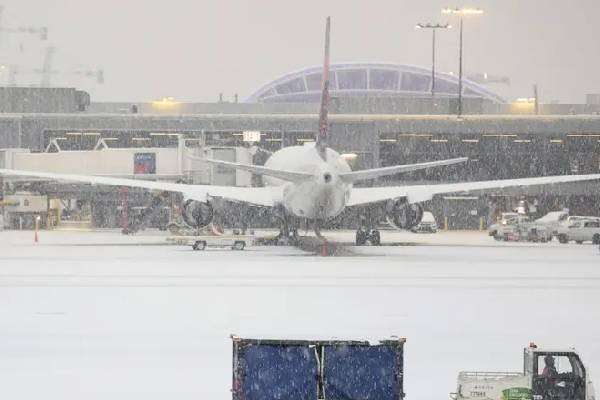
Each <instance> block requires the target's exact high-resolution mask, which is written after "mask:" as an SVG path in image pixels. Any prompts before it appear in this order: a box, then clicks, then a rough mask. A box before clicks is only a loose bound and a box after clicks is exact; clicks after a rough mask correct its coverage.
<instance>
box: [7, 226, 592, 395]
mask: <svg viewBox="0 0 600 400" xmlns="http://www.w3.org/2000/svg"><path fill="white" fill-rule="evenodd" d="M325 235H326V236H327V237H329V238H330V239H332V240H335V241H337V242H348V243H350V242H352V240H353V235H354V234H353V233H352V232H329V233H327V232H326V233H325ZM382 240H383V242H384V244H385V246H381V247H360V248H357V247H351V251H352V255H348V256H340V257H321V256H316V255H314V254H312V253H308V252H304V251H301V250H299V249H297V248H294V247H286V246H282V247H262V246H260V247H259V246H254V247H250V248H248V249H246V250H244V251H231V250H228V249H208V250H206V251H192V250H191V248H189V247H183V246H173V245H167V244H166V241H165V236H164V235H161V234H160V233H158V232H149V233H143V234H139V235H136V236H122V235H120V234H119V233H118V232H116V231H106V232H58V231H55V232H41V234H40V242H39V243H37V244H34V243H33V233H32V232H15V231H4V232H0V305H1V307H0V378H1V382H2V384H1V385H0V395H3V396H2V397H5V398H14V399H32V398H45V399H76V398H77V399H79V398H86V399H106V398H111V399H132V398H143V399H164V398H177V399H197V398H211V399H230V398H231V394H230V392H229V389H230V387H231V341H230V339H229V335H230V334H232V333H234V334H237V335H239V336H242V337H257V338H311V339H330V338H340V339H342V338H343V339H371V340H377V339H385V338H389V337H390V336H391V335H397V336H404V337H407V338H408V341H407V344H406V360H405V361H406V363H405V374H406V381H405V383H406V386H405V391H406V392H407V399H419V400H442V399H444V400H445V399H447V398H448V393H449V392H451V391H454V390H455V388H456V377H457V375H458V372H459V371H461V370H500V371H505V370H514V371H520V370H521V369H522V347H524V346H526V345H527V344H528V343H529V342H530V341H535V342H537V343H538V345H539V346H540V347H543V346H549V347H553V348H557V347H559V348H567V347H572V346H575V347H576V348H577V349H578V350H579V351H580V353H581V355H582V358H583V360H584V362H585V363H586V364H587V365H588V366H589V368H590V370H591V374H592V375H591V376H592V379H594V380H595V382H596V386H598V385H599V382H600V374H599V373H598V372H596V371H600V345H599V343H598V337H600V252H599V250H598V247H597V246H592V245H576V244H568V245H561V244H558V243H557V242H552V243H547V244H528V243H501V242H495V241H494V240H493V239H491V238H489V237H487V236H486V234H485V233H480V232H447V233H445V232H443V233H439V234H435V235H425V234H423V235H416V234H410V233H404V232H391V231H390V232H387V231H386V232H382ZM399 244H400V245H399Z"/></svg>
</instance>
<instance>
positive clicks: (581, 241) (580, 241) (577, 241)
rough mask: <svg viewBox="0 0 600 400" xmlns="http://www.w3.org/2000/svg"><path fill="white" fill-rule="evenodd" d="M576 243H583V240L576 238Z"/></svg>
mask: <svg viewBox="0 0 600 400" xmlns="http://www.w3.org/2000/svg"><path fill="white" fill-rule="evenodd" d="M575 243H577V244H583V240H576V241H575Z"/></svg>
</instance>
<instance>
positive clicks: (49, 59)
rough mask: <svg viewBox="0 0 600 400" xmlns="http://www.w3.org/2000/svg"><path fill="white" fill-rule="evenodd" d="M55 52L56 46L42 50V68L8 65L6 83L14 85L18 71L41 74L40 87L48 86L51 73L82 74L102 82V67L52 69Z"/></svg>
mask: <svg viewBox="0 0 600 400" xmlns="http://www.w3.org/2000/svg"><path fill="white" fill-rule="evenodd" d="M55 53H56V47H54V46H48V47H46V49H45V51H44V60H43V62H42V68H35V69H24V68H21V67H19V66H18V65H14V64H13V65H9V66H8V85H9V86H16V84H17V75H18V74H20V73H28V74H36V75H41V78H40V87H50V86H51V78H52V75H75V76H83V77H86V78H93V79H95V80H96V83H99V84H103V83H104V71H103V70H102V69H95V70H94V69H86V68H84V69H74V70H68V71H60V70H55V69H52V65H53V61H54V54H55Z"/></svg>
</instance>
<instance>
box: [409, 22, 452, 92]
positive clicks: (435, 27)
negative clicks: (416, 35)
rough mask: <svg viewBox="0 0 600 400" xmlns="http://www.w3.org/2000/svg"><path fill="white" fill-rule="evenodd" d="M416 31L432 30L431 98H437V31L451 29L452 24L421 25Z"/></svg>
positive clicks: (417, 26) (418, 25)
mask: <svg viewBox="0 0 600 400" xmlns="http://www.w3.org/2000/svg"><path fill="white" fill-rule="evenodd" d="M415 28H416V29H431V32H432V35H431V38H432V44H431V98H432V99H433V98H435V31H437V30H438V29H451V28H452V25H450V24H432V23H426V24H422V23H419V24H417V25H416V26H415Z"/></svg>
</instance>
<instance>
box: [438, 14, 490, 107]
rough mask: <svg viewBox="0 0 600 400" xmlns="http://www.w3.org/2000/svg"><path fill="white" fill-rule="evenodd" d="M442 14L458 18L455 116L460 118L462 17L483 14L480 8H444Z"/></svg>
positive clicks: (461, 105)
mask: <svg viewBox="0 0 600 400" xmlns="http://www.w3.org/2000/svg"><path fill="white" fill-rule="evenodd" d="M442 14H446V15H457V16H458V17H459V26H460V29H459V31H460V33H459V45H458V110H457V115H458V116H459V117H460V116H461V115H462V109H463V104H462V100H463V99H462V75H463V72H462V64H463V63H462V58H463V57H462V54H463V17H469V16H474V15H481V14H483V10H482V9H480V8H469V7H463V8H458V7H456V8H450V7H446V8H443V9H442Z"/></svg>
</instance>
